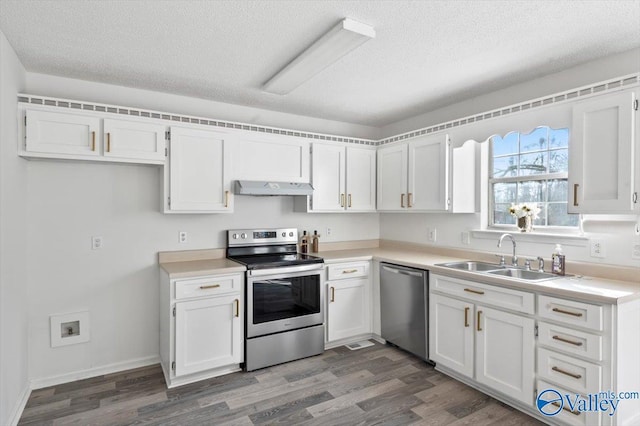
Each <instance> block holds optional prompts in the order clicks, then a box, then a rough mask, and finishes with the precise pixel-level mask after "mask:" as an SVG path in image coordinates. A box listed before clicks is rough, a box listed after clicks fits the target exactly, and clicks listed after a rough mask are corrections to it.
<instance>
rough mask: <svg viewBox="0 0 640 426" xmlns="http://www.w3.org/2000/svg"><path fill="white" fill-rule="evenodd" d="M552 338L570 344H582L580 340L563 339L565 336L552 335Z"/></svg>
mask: <svg viewBox="0 0 640 426" xmlns="http://www.w3.org/2000/svg"><path fill="white" fill-rule="evenodd" d="M552 339H553V340H558V341H560V342H564V343H568V344H570V345H575V346H582V342H574V341H573V340H569V339H565V338H563V337H560V336H553V337H552Z"/></svg>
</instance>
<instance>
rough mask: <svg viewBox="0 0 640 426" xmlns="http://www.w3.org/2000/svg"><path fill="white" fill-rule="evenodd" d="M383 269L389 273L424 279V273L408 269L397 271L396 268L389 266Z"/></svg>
mask: <svg viewBox="0 0 640 426" xmlns="http://www.w3.org/2000/svg"><path fill="white" fill-rule="evenodd" d="M382 269H384V270H385V271H387V272H392V273H394V274H402V275H411V276H412V277H422V276H423V273H422V272H416V271H408V270H406V269H396V268H390V267H388V266H383V267H382Z"/></svg>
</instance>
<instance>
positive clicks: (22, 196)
mask: <svg viewBox="0 0 640 426" xmlns="http://www.w3.org/2000/svg"><path fill="white" fill-rule="evenodd" d="M24 80H25V72H24V68H23V67H22V64H21V63H20V61H19V60H18V58H17V57H16V55H15V52H14V51H13V49H12V48H11V46H10V45H9V42H8V41H7V39H6V38H5V36H4V34H2V32H0V424H2V425H7V424H10V422H11V421H13V420H15V418H14V417H15V416H16V415H17V414H19V413H18V410H19V409H20V404H21V402H22V401H23V398H24V396H25V395H26V392H27V391H28V380H27V379H28V377H27V375H28V373H27V343H28V342H27V307H28V301H27V265H26V261H27V244H26V238H25V234H26V227H27V222H26V205H27V203H26V193H27V179H26V164H25V163H24V161H21V160H19V159H18V157H17V137H18V136H17V125H18V123H17V115H16V112H17V102H16V94H17V93H18V92H19V91H20V90H21V89H22V88H23V87H24Z"/></svg>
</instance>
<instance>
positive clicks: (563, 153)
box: [549, 149, 569, 173]
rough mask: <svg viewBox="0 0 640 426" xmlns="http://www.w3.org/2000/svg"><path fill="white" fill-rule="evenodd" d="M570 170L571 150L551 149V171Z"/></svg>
mask: <svg viewBox="0 0 640 426" xmlns="http://www.w3.org/2000/svg"><path fill="white" fill-rule="evenodd" d="M567 171H569V150H568V149H558V150H553V151H549V173H557V172H567Z"/></svg>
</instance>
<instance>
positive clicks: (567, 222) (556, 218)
mask: <svg viewBox="0 0 640 426" xmlns="http://www.w3.org/2000/svg"><path fill="white" fill-rule="evenodd" d="M578 220H579V219H578V215H577V214H567V203H566V202H565V203H549V226H578Z"/></svg>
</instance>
